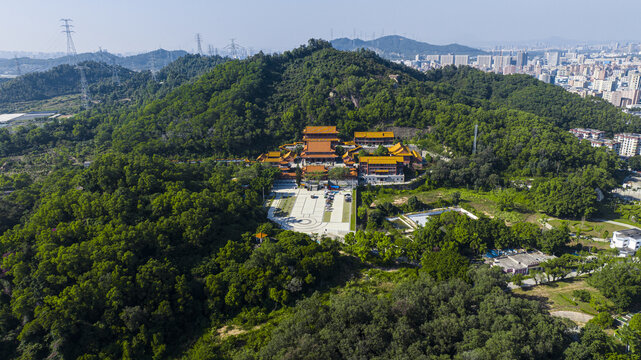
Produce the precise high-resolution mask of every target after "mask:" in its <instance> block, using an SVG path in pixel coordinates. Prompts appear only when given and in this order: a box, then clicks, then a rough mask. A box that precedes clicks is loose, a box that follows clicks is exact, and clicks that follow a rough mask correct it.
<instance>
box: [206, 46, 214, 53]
mask: <svg viewBox="0 0 641 360" xmlns="http://www.w3.org/2000/svg"><path fill="white" fill-rule="evenodd" d="M207 53H208V54H209V56H214V47H213V46H212V45H211V44H209V45H207Z"/></svg>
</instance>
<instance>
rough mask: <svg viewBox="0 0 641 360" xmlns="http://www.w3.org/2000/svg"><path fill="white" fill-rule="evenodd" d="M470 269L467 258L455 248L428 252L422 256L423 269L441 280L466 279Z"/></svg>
mask: <svg viewBox="0 0 641 360" xmlns="http://www.w3.org/2000/svg"><path fill="white" fill-rule="evenodd" d="M468 269H469V261H468V260H467V258H466V257H464V256H462V255H461V254H459V253H458V252H457V251H453V250H442V251H434V252H432V251H430V252H426V253H425V254H423V257H422V258H421V271H423V272H425V273H427V274H428V275H429V276H431V277H433V278H434V279H437V280H439V281H440V280H447V279H451V278H460V279H465V278H466V276H467V271H468Z"/></svg>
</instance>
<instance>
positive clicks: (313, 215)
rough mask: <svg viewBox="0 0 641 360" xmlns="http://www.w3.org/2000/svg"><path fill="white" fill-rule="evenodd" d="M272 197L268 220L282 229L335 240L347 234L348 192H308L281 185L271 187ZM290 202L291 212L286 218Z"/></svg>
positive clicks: (348, 217)
mask: <svg viewBox="0 0 641 360" xmlns="http://www.w3.org/2000/svg"><path fill="white" fill-rule="evenodd" d="M272 195H273V196H274V200H273V201H272V203H271V206H270V208H269V212H268V217H269V219H270V220H272V221H274V222H276V223H278V224H279V225H280V226H281V227H282V228H283V229H287V230H294V231H299V232H302V233H307V234H319V235H328V236H339V237H343V236H344V235H345V234H347V233H348V232H349V231H350V229H349V228H350V220H349V219H350V216H349V215H351V214H350V213H349V212H351V203H350V202H347V201H346V200H345V198H346V196H347V197H350V196H351V191H350V190H340V191H327V190H318V191H309V190H306V189H298V188H296V187H295V185H294V186H283V185H282V184H281V185H280V186H277V187H274V189H273V192H272ZM292 197H293V199H292ZM332 197H333V199H332ZM292 200H293V206H292V207H291V211H290V212H289V214H286V212H287V211H288V210H289V206H290V204H291V202H292ZM281 207H283V208H284V209H285V211H283V209H282V208H281ZM344 212H347V213H346V214H344ZM346 215H348V216H346ZM344 220H346V221H344Z"/></svg>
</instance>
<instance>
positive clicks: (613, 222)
mask: <svg viewBox="0 0 641 360" xmlns="http://www.w3.org/2000/svg"><path fill="white" fill-rule="evenodd" d="M594 221H598V222H605V223H608V224H612V225H619V226H623V227H626V228H628V229H639V228H638V227H636V226H633V225H630V224H625V223H622V222H618V221H612V220H603V219H595V220H594Z"/></svg>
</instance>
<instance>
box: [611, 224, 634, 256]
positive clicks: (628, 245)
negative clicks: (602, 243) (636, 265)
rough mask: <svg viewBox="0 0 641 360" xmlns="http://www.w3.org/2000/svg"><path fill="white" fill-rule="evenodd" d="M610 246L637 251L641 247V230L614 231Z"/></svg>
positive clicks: (628, 251)
mask: <svg viewBox="0 0 641 360" xmlns="http://www.w3.org/2000/svg"><path fill="white" fill-rule="evenodd" d="M610 247H611V248H613V249H618V250H619V251H621V252H626V253H631V252H636V251H637V250H639V247H641V230H639V229H627V230H621V231H615V232H614V233H612V240H611V241H610Z"/></svg>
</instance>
